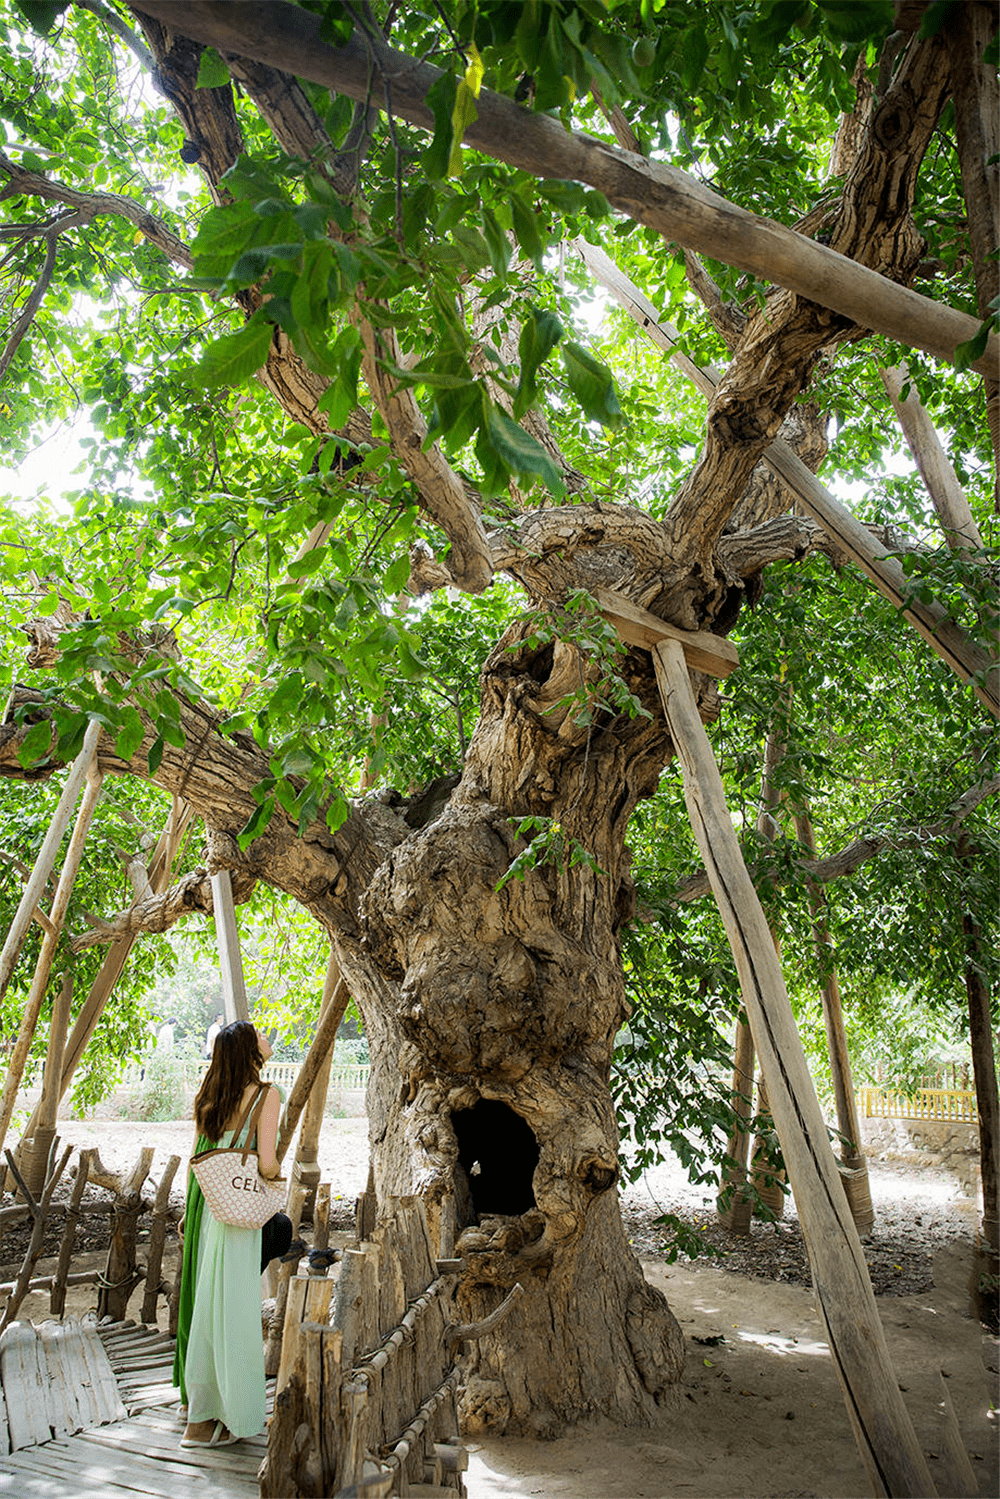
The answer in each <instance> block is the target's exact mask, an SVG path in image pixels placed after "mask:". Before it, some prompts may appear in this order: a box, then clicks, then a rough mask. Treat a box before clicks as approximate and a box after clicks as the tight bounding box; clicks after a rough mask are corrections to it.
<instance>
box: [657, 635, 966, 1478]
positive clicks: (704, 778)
mask: <svg viewBox="0 0 1000 1499" xmlns="http://www.w3.org/2000/svg"><path fill="white" fill-rule="evenodd" d="M653 663H654V666H655V669H656V677H657V682H658V684H659V688H660V695H661V698H662V700H663V706H664V711H665V713H666V717H667V723H668V725H669V728H670V732H671V736H672V738H673V741H674V746H675V748H676V750H677V754H678V758H679V760H680V763H681V768H682V771H683V776H684V794H685V799H686V801H687V806H688V813H689V816H690V819H691V826H692V829H693V831H694V835H695V838H696V840H697V842H698V846H699V849H700V851H701V855H702V858H703V859H704V860H705V867H706V869H707V870H708V873H709V879H710V881H711V884H712V890H713V893H714V895H715V898H716V900H717V902H718V905H719V910H720V913H721V915H722V919H723V922H724V923H725V926H726V931H727V934H728V937H729V943H730V946H731V948H732V950H733V956H734V958H735V960H736V967H737V971H738V972H739V975H740V985H741V988H742V991H743V1001H744V1004H745V1005H746V1010H747V1015H748V1017H749V1019H750V1024H751V1027H752V1029H753V1033H754V1041H755V1043H756V1047H757V1052H758V1056H759V1058H760V1065H761V1070H762V1072H763V1074H764V1076H765V1078H766V1079H767V1088H768V1094H769V1102H770V1105H771V1111H772V1114H773V1116H774V1122H775V1126H776V1128H777V1131H778V1136H779V1139H780V1141H781V1148H782V1153H783V1155H784V1158H785V1163H786V1165H787V1167H788V1172H789V1176H790V1178H791V1180H792V1182H793V1184H794V1192H795V1201H796V1206H797V1208H798V1214H799V1222H800V1224H801V1226H802V1231H803V1236H804V1238H805V1240H806V1247H807V1249H808V1252H809V1261H810V1266H811V1269H812V1277H813V1285H814V1287H815V1290H816V1299H817V1303H818V1307H819V1312H820V1315H821V1317H822V1318H823V1321H824V1324H825V1327H826V1331H827V1336H828V1338H829V1344H830V1353H831V1356H832V1358H833V1362H834V1367H835V1368H836V1370H837V1375H838V1378H839V1379H840V1382H841V1386H842V1388H843V1391H844V1399H845V1402H846V1405H847V1411H848V1415H849V1417H850V1420H851V1424H852V1426H853V1428H854V1434H855V1438H856V1440H857V1443H858V1448H859V1451H860V1453H861V1456H862V1458H863V1460H864V1462H865V1466H866V1467H867V1469H868V1473H869V1476H870V1479H871V1482H872V1485H873V1488H874V1491H875V1493H876V1494H878V1495H891V1496H894V1499H905V1496H914V1499H928V1496H933V1495H934V1494H935V1493H936V1490H935V1488H934V1483H933V1480H932V1479H931V1475H930V1470H929V1469H928V1466H927V1462H926V1459H925V1457H924V1455H923V1452H922V1451H921V1447H920V1443H919V1442H918V1440H917V1437H916V1434H915V1432H914V1430H913V1426H912V1424H911V1422H910V1418H909V1415H908V1413H907V1410H906V1407H905V1405H904V1404H903V1399H902V1396H901V1394H900V1391H899V1385H898V1383H897V1380H896V1377H895V1374H894V1373H893V1370H892V1365H891V1362H890V1359H889V1351H888V1348H887V1346H886V1342H885V1334H884V1332H883V1329H882V1325H881V1322H880V1321H879V1315H878V1308H877V1307H876V1304H875V1297H874V1294H873V1292H872V1286H871V1281H870V1279H869V1277H868V1269H867V1266H866V1265H865V1261H864V1255H863V1254H862V1252H861V1243H860V1240H859V1239H858V1235H857V1231H856V1229H855V1227H854V1223H853V1221H852V1219H851V1216H850V1213H849V1212H848V1208H847V1202H846V1199H845V1196H844V1191H843V1188H842V1186H841V1183H840V1180H839V1176H838V1173H837V1170H836V1166H835V1164H834V1160H833V1155H832V1153H831V1151H830V1147H829V1143H828V1140H827V1134H826V1125H825V1123H824V1120H823V1115H822V1112H821V1110H820V1106H819V1100H818V1099H817V1097H816V1092H815V1089H814V1088H813V1084H812V1079H811V1077H810V1076H809V1068H808V1065H807V1063H806V1058H805V1053H804V1051H803V1049H802V1042H801V1039H800V1037H799V1033H798V1028H797V1026H796V1024H795V1017H794V1016H793V1014H792V1008H791V1005H790V1004H789V1001H788V994H787V992H786V990H785V984H784V979H783V977H782V974H781V966H780V964H779V962H778V959H777V955H776V953H775V951H774V943H773V941H772V938H771V933H770V931H769V929H768V925H767V920H766V918H765V916H764V912H763V910H762V909H761V905H760V901H759V900H758V898H757V893H756V891H755V890H754V887H753V882H752V880H751V879H750V875H749V873H748V872H747V868H746V865H745V864H744V862H743V856H742V853H741V851H740V846H739V842H738V840H737V838H736V834H735V832H734V830H733V825H732V821H731V819H730V816H729V810H728V808H727V806H726V799H725V792H724V790H723V785H722V777H721V776H720V774H719V768H718V766H717V764H716V762H715V757H714V755H713V753H712V748H711V745H710V744H709V742H708V738H707V736H706V734H705V730H704V728H703V726H702V723H701V719H700V717H699V715H698V708H697V704H696V701H695V697H694V692H693V691H692V688H691V682H690V678H689V676H688V668H687V663H686V662H685V659H684V651H683V648H682V647H681V646H680V645H679V644H678V643H676V642H674V641H667V642H664V643H662V644H660V645H658V646H656V648H655V649H654V651H653Z"/></svg>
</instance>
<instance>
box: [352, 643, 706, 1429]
mask: <svg viewBox="0 0 1000 1499" xmlns="http://www.w3.org/2000/svg"><path fill="white" fill-rule="evenodd" d="M529 630H530V626H529V625H526V624H524V623H522V624H520V625H519V626H515V627H514V628H513V629H512V630H511V631H509V632H508V635H507V636H506V637H505V639H504V641H502V642H501V643H500V645H499V646H498V647H497V648H496V649H495V650H494V652H493V653H492V655H491V657H490V659H489V661H488V662H487V665H486V668H485V671H484V677H483V714H482V718H481V720H480V723H479V725H478V728H477V731H476V734H475V736H474V739H473V742H472V744H471V746H470V750H469V754H468V757H467V761H466V766H465V772H464V775H463V777H462V781H461V784H460V785H459V787H458V788H457V790H456V791H455V792H454V794H453V795H452V798H451V801H450V803H449V805H448V807H447V808H446V809H445V811H444V813H443V815H442V816H440V817H439V818H438V819H437V820H436V821H434V822H433V823H431V824H430V825H428V826H427V827H426V828H424V829H422V830H419V831H417V832H416V833H414V834H413V835H411V836H410V837H409V838H408V839H407V840H406V841H405V842H403V843H402V844H400V845H399V846H398V847H397V848H396V849H395V850H394V851H393V853H392V854H391V855H390V856H389V858H388V859H387V860H386V861H385V863H383V865H382V867H381V868H380V869H379V871H378V872H377V874H376V875H375V878H374V880H373V881H372V882H371V884H370V885H369V887H368V890H367V892H366V894H365V897H364V899H363V902H362V910H361V921H360V927H359V931H358V934H357V936H356V937H355V938H353V939H351V938H349V939H348V940H346V941H345V940H343V939H341V942H340V944H339V945H340V949H341V958H342V962H343V965H344V969H345V973H347V974H348V976H349V979H350V982H351V984H352V987H353V989H354V992H355V994H356V995H357V997H358V999H359V1002H360V1004H361V1008H362V1010H363V1011H364V1017H365V1026H366V1030H367V1031H368V1033H369V1036H370V1041H371V1049H372V1056H373V1058H374V1059H375V1060H374V1062H373V1075H372V1084H371V1091H370V1097H369V1112H370V1116H371V1139H372V1151H373V1162H374V1170H375V1182H376V1187H377V1191H378V1195H379V1197H380V1198H381V1197H383V1196H385V1195H388V1194H392V1193H406V1192H419V1193H420V1195H421V1196H422V1198H423V1200H424V1202H425V1204H426V1206H427V1209H428V1214H429V1217H430V1219H431V1222H432V1231H434V1232H437V1233H439V1234H440V1233H443V1235H444V1239H443V1244H444V1249H445V1251H446V1252H447V1250H448V1248H449V1247H450V1245H449V1237H450V1231H451V1223H450V1221H449V1220H450V1214H451V1207H450V1203H449V1199H450V1198H454V1201H455V1206H456V1211H457V1223H456V1224H455V1227H456V1229H457V1231H458V1243H459V1247H460V1250H461V1252H462V1254H463V1255H464V1257H465V1259H466V1264H467V1266H468V1269H467V1272H466V1274H465V1277H464V1279H463V1281H462V1284H461V1287H460V1310H461V1314H462V1316H463V1317H466V1318H467V1319H468V1320H470V1321H472V1320H476V1319H478V1318H480V1317H482V1316H484V1315H485V1314H486V1313H487V1312H489V1311H491V1310H492V1309H493V1308H494V1307H495V1306H496V1305H498V1304H499V1302H500V1301H501V1300H502V1299H503V1298H504V1296H505V1295H506V1294H507V1292H508V1290H509V1289H510V1287H511V1286H512V1285H514V1284H515V1283H516V1282H520V1284H521V1285H522V1287H523V1289H524V1291H525V1292H526V1295H525V1296H524V1297H523V1298H522V1299H521V1300H520V1301H519V1302H518V1304H517V1306H516V1308H515V1309H514V1311H513V1312H512V1314H511V1315H510V1317H508V1318H507V1319H506V1320H505V1322H504V1324H503V1327H502V1329H501V1330H500V1331H498V1332H497V1333H496V1334H494V1335H492V1336H489V1337H486V1338H483V1339H481V1340H480V1342H479V1344H478V1347H477V1350H476V1352H475V1354H474V1355H473V1356H472V1358H473V1363H472V1367H471V1369H470V1371H469V1372H470V1378H469V1382H468V1386H467V1390H466V1394H465V1397H464V1415H465V1419H466V1421H467V1423H468V1424H469V1426H470V1427H471V1429H476V1428H477V1427H480V1426H485V1425H487V1424H489V1425H491V1426H492V1427H494V1428H496V1427H499V1428H501V1429H503V1428H506V1429H508V1430H512V1429H513V1430H521V1431H530V1432H533V1433H536V1434H543V1433H544V1434H548V1433H551V1432H552V1431H554V1430H555V1429H557V1427H558V1426H559V1425H560V1424H561V1423H562V1422H564V1421H567V1420H574V1419H579V1418H581V1417H584V1416H587V1415H591V1414H601V1415H605V1416H611V1417H613V1418H615V1419H618V1420H628V1421H642V1420H643V1419H645V1418H648V1417H649V1416H650V1415H651V1413H652V1412H653V1410H654V1409H655V1407H656V1404H657V1403H658V1402H660V1401H662V1399H663V1398H664V1396H665V1394H666V1392H667V1390H668V1389H669V1387H670V1385H671V1384H672V1383H673V1382H675V1381H676V1379H677V1378H678V1376H679V1374H680V1369H681V1365H682V1361H683V1351H682V1348H683V1345H682V1338H681V1333H680V1330H679V1328H678V1326H677V1323H676V1321H675V1320H674V1318H673V1316H672V1314H671V1312H670V1310H669V1308H668V1306H667V1304H666V1301H665V1300H664V1299H663V1297H662V1296H661V1295H660V1294H659V1293H658V1292H657V1291H654V1290H653V1289H652V1288H651V1287H650V1286H648V1285H647V1284H646V1283H645V1281H644V1279H643V1275H642V1271H641V1269H640V1267H639V1264H638V1262H637V1261H636V1259H635V1257H634V1255H633V1254H632V1252H631V1250H630V1249H629V1247H628V1244H627V1241H626V1238H625V1235H624V1231H623V1228H622V1223H621V1218H620V1214H619V1209H618V1201H617V1194H616V1192H615V1191H614V1190H613V1189H614V1186H615V1182H616V1180H617V1176H618V1164H617V1162H618V1131H617V1126H616V1122H615V1117H614V1112H613V1109H612V1104H611V1099H610V1094H609V1089H608V1077H609V1072H610V1064H611V1051H612V1046H613V1043H614V1037H615V1033H616V1031H617V1030H618V1028H619V1027H620V1026H621V1024H622V1023H623V1021H624V1020H625V1018H626V1016H627V1014H628V1004H627V1001H626V998H625V990H624V982H623V976H622V969H621V963H620V959H619V953H618V942H617V938H618V931H619V927H620V925H621V923H622V921H623V920H624V919H625V918H626V917H627V916H628V914H629V913H630V911H631V906H632V886H631V881H630V878H629V872H628V853H627V850H626V848H625V844H624V835H625V828H626V825H627V822H628V818H629V815H630V813H631V811H632V809H633V808H634V806H635V804H636V801H637V800H638V799H639V798H640V797H641V796H643V795H647V794H649V793H650V792H651V791H652V790H653V789H654V787H655V784H656V780H657V776H658V773H659V770H660V768H661V765H662V763H663V760H664V758H665V754H666V753H667V752H668V750H669V741H668V740H667V738H666V735H665V733H664V729H663V724H662V719H661V718H659V717H656V718H654V719H642V718H640V719H636V720H633V721H631V723H630V724H628V726H627V727H626V729H625V730H624V731H622V729H621V720H617V721H616V727H617V729H618V732H617V733H616V734H612V733H610V732H608V731H607V730H602V729H600V728H594V729H593V730H592V731H591V733H590V737H589V742H588V730H587V728H586V727H583V726H581V725H578V724H576V723H574V722H573V719H572V716H571V714H570V713H569V712H567V709H566V707H565V706H554V705H558V703H559V699H560V698H561V697H562V696H563V695H564V694H565V693H566V691H567V690H570V689H571V688H572V687H573V686H574V685H576V683H577V682H578V680H579V672H580V671H581V669H582V667H581V659H580V658H579V657H578V655H577V652H576V650H575V648H574V647H572V646H567V645H564V644H561V643H556V644H555V645H552V644H549V645H543V646H538V645H537V644H536V645H532V644H528V643H520V644H519V642H523V638H524V637H525V636H527V635H528V633H529ZM512 646H513V647H517V648H516V649H513V650H512V649H511V647H512ZM636 669H637V670H638V669H641V668H638V667H637V668H636ZM631 685H632V688H633V691H636V692H637V693H643V694H644V695H646V696H647V697H648V696H649V695H650V692H651V681H650V679H649V678H648V677H647V680H646V681H645V682H644V683H642V682H635V683H634V684H631ZM546 710H549V711H546ZM529 814H534V815H542V816H547V817H550V818H553V819H554V820H555V821H556V822H557V823H558V826H559V830H560V833H561V839H562V848H563V855H562V857H563V867H562V868H559V867H557V866H556V865H555V864H554V863H546V864H544V865H539V866H538V867H535V868H533V869H530V870H529V871H528V872H527V873H526V875H525V877H524V878H523V880H522V879H517V878H513V879H511V880H509V881H508V882H507V883H506V884H504V885H503V886H502V888H501V889H499V890H498V889H497V886H498V883H499V881H500V880H501V878H502V877H503V875H504V874H505V872H506V871H507V869H508V867H509V865H510V863H511V860H512V859H513V858H514V856H515V854H516V853H517V852H518V850H519V849H520V848H523V846H524V845H523V843H522V842H520V841H519V840H518V837H517V825H518V821H519V819H520V818H521V817H524V816H526V815H529ZM557 836H558V835H557ZM573 839H575V840H578V842H579V843H580V844H582V845H583V846H584V847H585V848H586V849H587V851H588V852H589V853H590V854H591V855H592V856H593V858H594V859H595V860H596V862H597V864H598V865H599V866H600V870H599V871H598V870H595V869H593V868H591V867H590V866H589V865H588V864H586V863H580V864H577V865H575V866H573V867H569V861H570V859H571V857H572V855H571V853H570V849H571V840H573ZM582 1329H586V1337H585V1338H584V1337H582V1336H581V1330H582Z"/></svg>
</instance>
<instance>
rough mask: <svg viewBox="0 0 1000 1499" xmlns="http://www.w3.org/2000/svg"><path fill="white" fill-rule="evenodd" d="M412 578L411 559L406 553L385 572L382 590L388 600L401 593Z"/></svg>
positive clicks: (391, 563)
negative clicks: (408, 579)
mask: <svg viewBox="0 0 1000 1499" xmlns="http://www.w3.org/2000/svg"><path fill="white" fill-rule="evenodd" d="M409 576H410V559H409V557H408V556H407V555H406V553H405V552H404V553H403V554H402V556H401V557H396V558H395V559H394V560H393V561H392V562H390V563H389V566H388V567H387V568H386V570H385V576H384V577H383V579H382V588H383V590H384V591H385V594H386V596H387V597H388V598H392V596H393V595H394V594H397V593H400V592H401V591H402V589H403V588H404V587H405V585H406V580H407V578H408V577H409Z"/></svg>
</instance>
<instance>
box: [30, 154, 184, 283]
mask: <svg viewBox="0 0 1000 1499" xmlns="http://www.w3.org/2000/svg"><path fill="white" fill-rule="evenodd" d="M0 176H2V177H4V178H6V187H5V195H6V196H12V195H14V194H18V193H23V194H24V195H25V197H30V198H42V199H44V201H45V202H47V203H66V204H68V205H69V207H71V208H75V209H76V210H77V214H78V217H76V218H75V219H74V220H73V221H72V222H70V221H68V220H63V221H62V222H61V223H60V224H59V229H60V232H64V231H65V230H66V229H69V228H75V227H76V226H77V224H85V223H89V221H90V220H91V219H95V218H99V217H100V216H101V215H102V214H116V215H117V216H118V217H119V218H123V219H128V221H129V223H130V224H134V225H135V227H136V228H137V229H138V230H139V232H140V234H142V235H143V237H144V238H145V239H148V240H149V242H150V244H152V245H155V246H156V248H157V249H158V250H162V251H163V253H164V255H166V256H167V257H168V258H169V259H170V260H173V261H175V262H176V263H177V264H178V265H182V266H184V268H185V270H190V269H191V265H192V260H191V252H190V250H189V249H188V247H187V245H186V244H185V243H184V241H183V240H181V239H178V238H177V235H176V234H174V233H173V232H172V230H170V229H168V228H167V226H166V224H165V223H164V222H163V220H162V219H158V218H157V217H156V215H155V214H152V213H150V212H149V209H148V208H146V207H144V205H143V204H142V203H139V202H138V201H137V200H136V199H135V198H126V197H123V196H122V195H121V194H120V193H85V192H81V191H80V189H79V188H75V187H67V186H66V185H65V183H62V182H55V181H53V179H52V178H51V177H47V176H46V175H45V174H44V173H42V172H29V171H27V170H26V169H25V168H24V167H20V166H18V165H17V163H16V162H13V161H11V160H10V158H9V157H8V156H5V155H3V154H2V153H0ZM29 227H30V226H28V225H25V226H24V228H25V233H26V234H27V233H28V231H29ZM40 232H43V233H47V232H48V229H47V228H46V229H42V230H41V231H40Z"/></svg>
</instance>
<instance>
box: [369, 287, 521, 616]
mask: <svg viewBox="0 0 1000 1499" xmlns="http://www.w3.org/2000/svg"><path fill="white" fill-rule="evenodd" d="M355 322H356V324H357V326H358V329H359V331H360V333H361V339H362V343H363V345H364V356H363V370H364V377H365V384H366V385H367V386H368V389H369V390H370V391H371V394H372V398H373V400H374V401H375V404H376V405H377V406H378V409H379V411H380V412H381V414H382V420H383V421H384V422H385V424H386V426H387V427H388V429H389V435H390V437H391V438H392V445H393V449H394V451H395V452H396V453H397V454H398V456H399V460H400V462H401V463H402V465H403V467H404V468H405V469H406V471H407V473H408V474H409V476H410V478H411V479H412V480H413V482H414V483H415V484H416V486H417V488H418V489H419V491H420V496H421V499H422V501H423V504H424V508H425V509H426V510H427V512H428V514H429V515H430V516H431V517H432V519H433V520H435V521H436V522H437V524H438V525H439V526H440V527H441V529H442V531H444V533H445V535H446V536H447V537H448V540H449V541H450V542H451V561H450V562H449V567H450V571H451V574H452V577H453V578H454V580H455V583H456V586H457V587H459V588H463V589H465V590H466V592H468V593H481V592H482V591H483V589H484V588H488V587H489V585H490V583H491V582H492V579H493V565H492V558H491V555H490V546H489V542H488V540H487V537H486V531H485V528H484V526H483V522H482V517H481V516H480V515H479V513H478V511H477V509H476V507H475V505H474V504H473V503H472V501H471V500H470V498H469V496H468V495H467V494H466V491H465V486H464V484H463V483H462V481H461V479H460V478H459V477H458V475H457V474H456V473H455V470H454V469H453V468H452V467H451V464H450V463H449V462H448V461H447V459H446V458H445V456H444V454H443V453H442V452H441V449H440V448H439V447H438V445H437V443H432V444H431V445H430V446H429V447H426V448H425V446H424V440H425V438H426V436H427V423H426V422H425V421H424V418H423V413H422V412H421V410H420V407H419V406H418V405H417V402H416V397H415V396H414V394H413V391H412V390H411V389H410V387H409V386H407V385H400V384H399V382H398V380H397V379H396V377H395V376H394V375H393V374H392V373H391V372H390V371H389V370H388V369H387V368H386V364H387V363H389V364H393V365H396V366H397V367H398V366H399V364H400V357H401V356H400V349H399V343H398V341H397V339H396V334H395V331H394V330H393V329H392V328H383V329H380V330H379V331H378V332H376V330H375V329H374V328H373V327H372V325H371V323H369V322H368V321H367V320H366V319H365V318H364V317H363V315H361V314H358V315H356V317H355Z"/></svg>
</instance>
